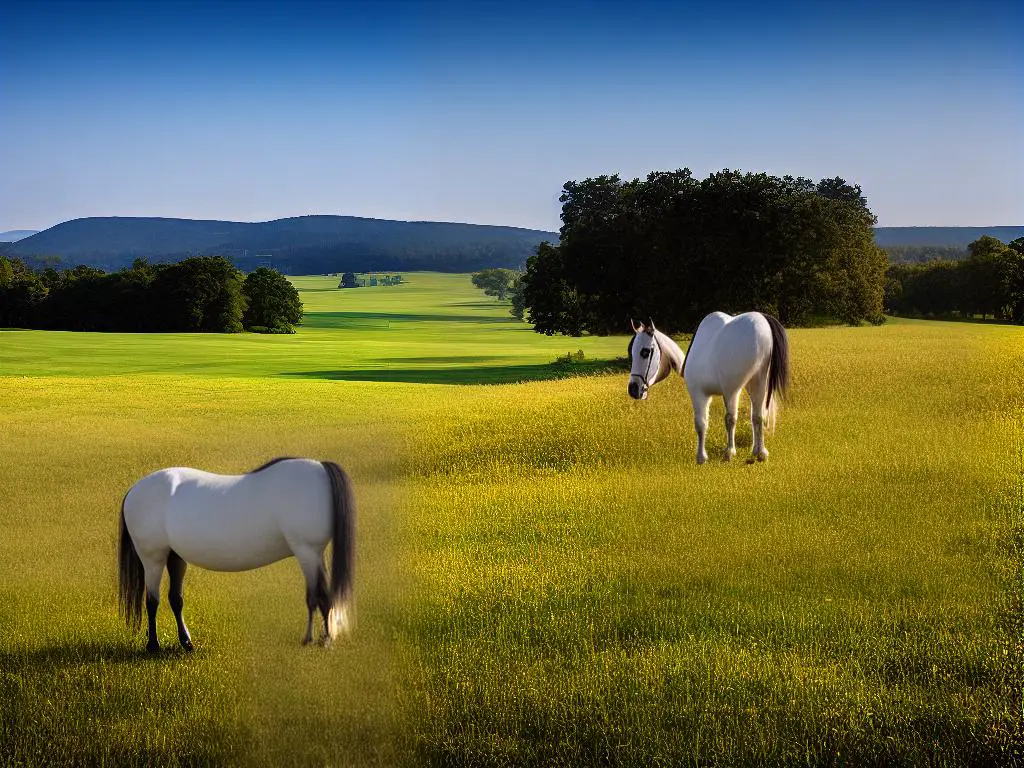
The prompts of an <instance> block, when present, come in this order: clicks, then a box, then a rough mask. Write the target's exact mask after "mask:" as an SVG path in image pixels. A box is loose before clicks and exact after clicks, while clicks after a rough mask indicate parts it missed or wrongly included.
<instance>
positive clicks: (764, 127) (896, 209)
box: [0, 1, 1024, 232]
mask: <svg viewBox="0 0 1024 768" xmlns="http://www.w3.org/2000/svg"><path fill="white" fill-rule="evenodd" d="M1020 20H1024V12H1022V11H1021V9H1019V8H1018V7H1017V6H1016V5H1014V4H1011V3H1008V2H990V3H985V4H982V5H978V6H971V7H962V6H957V5H953V4H938V5H936V4H918V3H912V4H900V5H898V6H892V5H883V4H877V5H866V6H858V7H857V8H853V9H848V8H828V9H824V8H821V7H817V6H815V5H813V4H803V3H786V4H782V5H780V6H777V7H774V8H770V9H766V8H763V7H761V6H760V5H759V4H756V3H746V2H737V3H731V4H728V5H722V6H716V7H715V8H713V9H712V8H685V7H677V6H665V5H662V4H657V3H646V2H638V3H632V4H630V5H629V7H627V8H622V7H616V6H614V5H611V4H606V3H601V2H591V3H583V2H575V3H563V4H558V5H557V6H546V5H540V4H534V3H524V4H517V5H515V6H503V5H500V4H495V3H483V4H478V3H469V2H448V3H424V2H388V3H379V4H375V3H343V4H324V3H298V4H287V5H285V4H279V3H270V2H262V3H255V4H247V5H244V6H243V5H235V4H232V3H213V4H207V5H197V4H192V3H148V4H138V5H132V4H124V3H90V4H79V3H24V2H20V1H19V2H13V3H8V4H5V5H4V7H3V8H2V9H0V23H2V24H3V25H4V28H5V29H6V30H7V32H8V34H7V35H6V38H7V40H8V44H7V45H6V46H5V47H4V49H3V50H2V51H0V62H2V64H0V66H2V67H3V70H4V72H5V75H6V76H5V87H4V88H3V89H2V90H0V108H2V109H3V110H4V112H5V114H8V115H14V119H8V120H7V121H4V123H3V124H2V125H0V163H2V164H3V166H4V168H5V178H4V184H3V186H2V187H0V231H9V230H39V231H42V230H45V229H48V228H50V227H52V226H55V225H57V224H61V223H64V222H66V221H70V220H74V219H81V218H93V217H121V218H181V219H194V220H195V219H199V220H213V221H236V222H251V223H256V222H261V221H273V220H276V219H283V218H293V217H298V216H315V215H324V216H356V217H361V218H373V219H385V220H392V221H433V222H449V223H466V224H483V225H490V226H506V227H517V228H523V229H534V230H541V231H546V232H552V231H557V230H558V228H559V226H560V221H559V213H560V204H559V203H558V195H559V194H560V192H561V187H562V184H563V183H565V182H566V181H567V180H582V179H584V178H587V177H593V176H598V175H601V174H605V173H618V174H619V175H620V177H621V178H623V179H624V180H625V179H632V178H635V177H643V176H645V175H646V174H647V173H648V172H650V171H656V170H673V169H676V168H681V167H688V168H690V169H691V170H692V171H693V173H694V175H695V176H698V177H703V176H706V175H707V174H708V173H712V172H715V171H717V170H721V169H722V168H733V169H736V170H741V171H752V172H759V171H765V172H767V173H771V174H774V175H785V174H791V175H794V176H805V177H808V178H811V179H814V180H818V179H821V178H826V177H833V176H836V175H839V176H842V177H843V178H845V179H846V180H847V181H848V182H850V183H855V184H859V185H860V186H861V188H862V189H863V191H864V194H865V195H866V197H867V198H868V204H869V206H870V207H871V209H872V211H873V212H874V213H875V215H876V216H877V217H878V226H880V227H911V226H913V227H994V226H1019V224H1015V223H1014V222H1024V151H1022V147H1021V142H1020V140H1019V137H1018V136H1017V128H1016V127H1015V126H1019V125H1020V124H1021V122H1024V92H1022V89H1021V88H1020V87H1019V84H1020V82H1021V75H1022V74H1024V54H1022V52H1021V51H1020V50H1019V48H1018V47H1017V46H1016V40H1015V37H1014V33H1015V30H1017V29H1020V24H1019V23H1017V22H1018V21H1020ZM982 217H983V219H984V220H986V221H1006V222H1009V223H1006V224H979V223H977V222H978V221H980V220H983V219H982Z"/></svg>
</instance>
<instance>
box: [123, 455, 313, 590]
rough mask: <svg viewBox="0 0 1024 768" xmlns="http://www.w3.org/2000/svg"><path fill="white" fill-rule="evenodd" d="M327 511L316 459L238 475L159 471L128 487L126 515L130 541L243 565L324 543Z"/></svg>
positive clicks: (200, 561) (229, 566) (207, 562)
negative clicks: (304, 546)
mask: <svg viewBox="0 0 1024 768" xmlns="http://www.w3.org/2000/svg"><path fill="white" fill-rule="evenodd" d="M330 512H331V491H330V485H329V483H328V480H327V477H326V473H325V472H324V470H323V466H322V465H321V464H320V462H318V461H312V460H308V459H295V460H288V461H282V462H277V463H274V464H272V465H270V466H267V467H266V468H262V469H261V470H259V471H256V472H250V473H248V474H245V475H219V474H215V473H212V472H205V471H203V470H199V469H192V468H190V467H173V468H170V469H165V470H160V471H159V472H155V473H153V474H152V475H149V476H147V477H145V478H143V479H142V480H140V481H139V483H137V484H136V486H135V487H133V488H132V490H131V491H130V492H129V496H128V498H127V499H126V507H125V521H126V523H127V525H128V527H129V530H130V532H131V533H132V537H133V539H135V540H136V541H141V542H143V543H147V542H149V543H152V544H153V545H154V546H155V547H157V548H160V547H164V548H169V549H173V550H174V551H175V552H177V553H178V554H179V555H180V556H181V557H182V558H184V559H185V560H186V561H188V562H191V563H195V564H196V565H199V566H202V567H204V568H209V569H211V570H247V569H249V568H256V567H259V566H261V565H266V564H268V563H271V562H274V561H276V560H280V559H282V558H284V557H287V556H289V555H290V554H291V553H292V547H293V545H295V544H310V545H316V544H323V543H326V541H327V540H328V539H329V538H330V535H331V530H332V518H331V514H330ZM136 528H138V530H139V531H140V534H139V536H136Z"/></svg>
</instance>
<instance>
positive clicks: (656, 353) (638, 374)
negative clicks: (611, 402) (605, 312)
mask: <svg viewBox="0 0 1024 768" xmlns="http://www.w3.org/2000/svg"><path fill="white" fill-rule="evenodd" d="M629 326H630V328H632V329H633V334H634V335H633V338H632V339H630V340H629V347H628V348H627V354H628V355H629V358H630V369H629V384H628V386H627V387H626V391H627V392H628V393H629V396H630V397H631V398H633V399H634V400H646V399H647V390H648V389H650V387H651V385H652V384H653V383H654V379H655V377H656V376H657V375H658V371H659V370H660V369H661V347H660V346H659V345H658V340H657V339H656V338H655V336H654V334H655V331H656V330H657V329H656V328H655V327H654V321H653V320H651V319H649V318H648V320H647V323H646V324H644V323H641V324H640V325H637V324H636V323H634V322H633V319H632V318H630V320H629Z"/></svg>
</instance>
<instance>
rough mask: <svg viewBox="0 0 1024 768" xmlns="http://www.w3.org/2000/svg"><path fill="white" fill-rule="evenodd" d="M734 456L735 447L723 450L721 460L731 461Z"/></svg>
mask: <svg viewBox="0 0 1024 768" xmlns="http://www.w3.org/2000/svg"><path fill="white" fill-rule="evenodd" d="M735 456H736V449H735V448H734V449H733V450H731V451H726V452H725V456H723V457H722V460H723V461H732V460H733V457H735Z"/></svg>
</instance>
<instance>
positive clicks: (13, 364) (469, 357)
mask: <svg viewBox="0 0 1024 768" xmlns="http://www.w3.org/2000/svg"><path fill="white" fill-rule="evenodd" d="M404 279H405V282H403V283H402V284H400V285H393V286H379V287H367V288H349V289H344V290H339V289H338V282H339V279H338V278H337V277H325V276H318V277H296V278H293V279H292V280H293V282H294V284H295V286H296V287H297V288H298V290H299V295H300V297H301V299H302V303H303V308H304V310H305V317H304V320H303V325H302V326H301V328H300V329H299V330H298V333H296V334H295V335H294V336H265V335H260V334H239V335H224V334H189V333H166V334H163V333H137V334H128V333H124V334H110V333H70V332H58V331H13V330H11V331H4V332H3V334H4V341H3V348H2V349H0V373H3V374H17V375H28V376H50V375H69V376H95V375H104V376H105V375H113V374H139V373H166V372H168V371H173V372H175V373H177V374H181V375H188V376H242V377H246V378H250V377H266V376H282V377H294V378H298V379H302V378H310V379H346V380H349V381H405V382H448V383H459V384H470V383H488V382H497V381H501V382H508V381H529V380H533V379H544V378H550V377H552V376H553V375H562V372H561V371H560V369H559V367H558V366H553V365H551V364H552V362H553V361H554V360H555V358H556V357H558V356H563V355H565V354H567V353H569V352H572V353H575V352H576V351H577V350H579V349H582V350H583V351H584V355H585V358H584V365H583V368H584V369H586V368H587V367H588V362H587V358H589V359H590V360H591V361H595V360H601V359H607V358H609V357H613V356H617V355H624V354H625V347H623V346H622V344H621V343H620V342H621V340H619V339H608V338H603V339H602V338H580V339H571V338H552V337H547V336H542V335H540V334H537V333H534V332H533V331H532V330H531V329H530V326H528V325H527V324H525V323H520V322H516V321H515V320H513V319H512V318H511V317H510V316H509V310H508V304H507V303H505V304H499V303H498V302H497V301H496V300H494V299H491V298H489V297H487V296H484V294H483V293H482V292H481V291H479V290H477V289H476V288H474V287H473V286H472V284H471V283H470V282H469V276H468V275H450V274H438V273H413V274H411V275H404Z"/></svg>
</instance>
